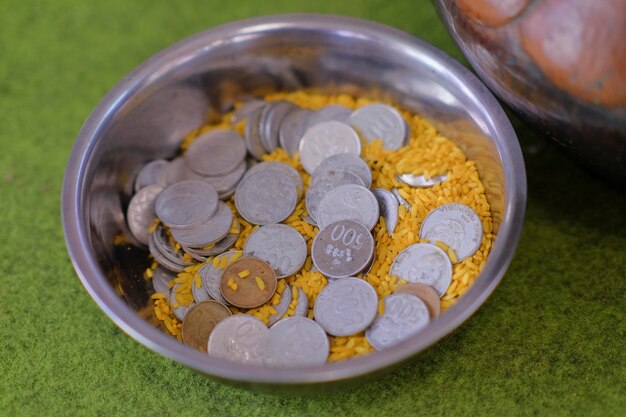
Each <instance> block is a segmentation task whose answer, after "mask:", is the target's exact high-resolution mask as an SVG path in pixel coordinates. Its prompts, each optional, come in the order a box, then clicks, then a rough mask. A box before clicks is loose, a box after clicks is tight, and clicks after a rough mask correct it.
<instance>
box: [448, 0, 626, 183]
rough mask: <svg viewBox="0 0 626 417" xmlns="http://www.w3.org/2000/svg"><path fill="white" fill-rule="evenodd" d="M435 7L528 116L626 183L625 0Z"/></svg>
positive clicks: (501, 93)
mask: <svg viewBox="0 0 626 417" xmlns="http://www.w3.org/2000/svg"><path fill="white" fill-rule="evenodd" d="M436 5H437V8H438V11H439V13H440V16H441V18H442V19H443V21H444V23H445V24H446V26H447V27H448V30H449V31H450V33H451V34H452V36H453V38H454V39H455V41H456V42H457V44H458V45H459V47H460V48H461V50H462V51H463V54H464V55H465V56H466V58H467V59H468V61H469V62H470V63H471V65H472V66H473V67H474V69H475V70H476V72H477V73H478V75H479V76H480V77H481V78H482V80H483V81H484V82H485V83H486V84H487V86H489V88H490V89H491V90H492V91H493V92H494V93H495V94H496V95H497V96H498V97H499V98H500V99H501V100H503V101H504V102H505V103H506V104H507V105H508V106H509V107H511V108H512V109H513V110H514V111H515V112H516V113H517V114H518V115H519V116H520V118H521V119H522V120H524V121H525V122H527V123H528V124H530V125H531V126H533V127H534V128H535V129H536V130H537V131H539V132H540V133H542V134H543V135H545V136H548V137H550V138H552V139H554V140H555V141H556V142H557V143H559V144H561V145H562V146H564V147H565V148H566V149H567V150H568V151H569V152H570V153H571V154H573V155H575V156H576V157H577V158H578V159H579V160H580V161H582V162H583V163H585V164H586V165H588V166H590V167H591V168H593V169H594V170H595V171H597V172H600V173H602V174H604V175H605V176H606V177H608V178H611V179H613V180H616V181H618V182H621V183H624V182H626V1H624V0H534V1H533V0H436Z"/></svg>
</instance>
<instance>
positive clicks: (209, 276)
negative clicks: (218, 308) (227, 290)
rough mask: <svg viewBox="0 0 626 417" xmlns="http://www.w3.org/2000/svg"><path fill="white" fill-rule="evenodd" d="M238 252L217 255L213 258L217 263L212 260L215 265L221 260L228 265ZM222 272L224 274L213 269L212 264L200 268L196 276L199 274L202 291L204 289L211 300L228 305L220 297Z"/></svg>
mask: <svg viewBox="0 0 626 417" xmlns="http://www.w3.org/2000/svg"><path fill="white" fill-rule="evenodd" d="M238 252H239V251H234V250H231V251H228V252H224V253H222V254H220V255H217V256H216V257H215V259H217V261H215V259H214V262H216V263H217V265H219V264H220V263H221V261H222V259H223V258H227V259H228V260H229V261H228V264H230V263H231V262H230V259H232V257H233V256H234V255H235V254H237V253H238ZM223 272H224V269H220V268H218V267H214V266H213V262H211V263H209V264H206V265H204V266H203V267H202V268H200V269H199V270H198V274H200V278H201V279H202V285H203V286H204V289H206V291H207V292H208V293H209V295H210V296H211V297H212V298H213V299H215V300H217V301H219V302H220V303H222V304H225V305H230V303H229V302H228V301H226V300H225V299H224V297H222V292H221V290H220V284H221V281H222V273H223Z"/></svg>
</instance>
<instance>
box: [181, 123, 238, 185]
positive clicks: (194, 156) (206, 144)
mask: <svg viewBox="0 0 626 417" xmlns="http://www.w3.org/2000/svg"><path fill="white" fill-rule="evenodd" d="M245 157H246V144H245V142H244V141H243V139H242V138H241V136H239V135H238V134H237V133H236V132H234V131H232V130H225V129H219V130H212V131H210V132H207V133H205V134H203V135H201V136H199V137H198V138H196V140H194V141H193V142H192V143H191V145H189V149H187V152H185V160H186V161H187V165H188V166H189V168H191V169H192V170H193V171H195V172H197V173H198V174H202V175H210V176H216V175H224V174H226V173H228V172H231V171H232V170H233V168H234V167H236V166H237V165H239V164H240V163H241V161H243V160H244V158H245Z"/></svg>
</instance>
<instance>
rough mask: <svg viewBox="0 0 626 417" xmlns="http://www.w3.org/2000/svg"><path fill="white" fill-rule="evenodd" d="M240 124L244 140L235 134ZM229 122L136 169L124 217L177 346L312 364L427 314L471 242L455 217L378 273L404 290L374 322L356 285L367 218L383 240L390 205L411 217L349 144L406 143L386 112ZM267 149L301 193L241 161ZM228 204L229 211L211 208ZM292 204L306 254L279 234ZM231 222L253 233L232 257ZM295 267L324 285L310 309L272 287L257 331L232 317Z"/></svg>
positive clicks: (309, 113) (234, 235)
mask: <svg viewBox="0 0 626 417" xmlns="http://www.w3.org/2000/svg"><path fill="white" fill-rule="evenodd" d="M242 121H245V135H244V138H242V137H241V136H240V135H239V134H237V133H236V132H235V128H236V125H237V124H238V123H240V122H242ZM232 122H233V130H226V129H217V130H211V131H209V132H207V133H204V134H202V135H200V136H199V137H198V138H197V139H195V141H194V142H192V143H191V145H190V146H189V148H188V149H187V150H186V152H185V154H184V155H183V156H180V157H177V158H175V159H173V160H171V161H167V160H156V161H151V162H149V163H147V164H146V165H145V166H144V167H143V168H142V169H141V170H140V171H139V172H138V174H137V177H136V180H135V184H134V189H135V192H136V194H135V195H134V196H133V198H132V199H131V201H130V204H129V206H128V211H127V221H128V226H129V230H130V232H131V233H132V235H133V237H134V238H135V239H136V240H137V241H138V242H140V243H142V244H144V245H147V246H148V248H149V251H150V254H151V255H152V257H153V258H154V259H155V260H156V262H157V263H158V267H157V268H156V269H155V270H154V272H153V277H152V283H153V286H154V290H155V292H159V293H162V294H164V296H165V298H168V299H169V302H170V305H171V308H172V312H173V314H174V315H175V316H176V317H177V318H178V319H179V320H181V321H182V340H183V342H184V343H186V344H188V345H190V346H192V347H195V348H196V349H199V350H202V351H206V352H208V354H209V355H211V356H213V357H216V358H222V359H227V360H231V361H235V362H239V363H245V364H251V365H257V366H279V367H294V366H310V365H321V364H323V363H324V362H326V360H327V358H328V355H329V341H328V335H330V336H333V337H342V336H352V335H355V334H359V333H360V332H365V336H366V338H367V340H368V341H369V343H370V344H371V346H373V347H374V348H375V349H377V350H380V349H384V348H387V347H389V346H393V345H394V344H397V343H400V342H402V341H403V340H405V339H407V338H408V337H410V336H412V335H414V334H416V333H417V332H419V331H420V330H422V329H423V328H424V326H426V325H427V324H428V322H429V320H431V319H434V318H436V317H437V316H438V315H439V312H440V309H441V305H440V297H441V296H443V295H444V294H445V292H446V290H447V289H448V287H449V286H450V283H451V280H452V265H453V263H457V262H460V261H462V260H463V259H466V258H467V257H469V256H471V255H472V254H473V253H474V252H475V251H476V250H477V248H478V247H479V245H480V242H481V238H482V224H481V221H480V218H479V217H478V215H477V214H476V213H475V212H474V211H473V210H472V209H471V208H469V207H467V206H464V205H462V204H456V203H455V204H447V205H443V206H440V207H438V208H437V209H435V210H433V211H432V212H431V213H430V214H429V215H428V216H427V217H426V218H425V219H424V221H423V222H422V225H421V229H420V235H419V237H420V241H419V242H416V243H415V244H412V245H410V246H408V247H406V248H404V249H403V250H402V251H401V252H400V253H398V255H397V257H396V258H395V260H394V261H393V263H392V265H391V267H390V269H389V272H388V273H389V275H395V276H397V277H399V278H401V279H404V280H406V281H407V282H408V284H406V285H405V286H403V287H401V288H400V289H399V290H398V291H396V292H395V293H394V294H392V295H389V296H387V297H386V298H384V299H383V300H382V304H383V305H384V309H383V310H384V311H383V312H382V313H381V314H379V312H380V308H381V307H380V300H379V297H378V294H377V292H376V290H375V289H374V287H372V285H371V284H369V283H368V282H367V281H365V280H364V279H362V276H363V275H365V274H367V272H368V271H369V269H370V268H371V267H372V265H373V263H374V254H375V239H374V237H373V235H372V232H371V231H372V230H373V228H374V227H375V226H376V224H377V223H378V221H379V218H380V217H382V218H384V221H385V225H386V228H387V230H386V231H387V233H388V234H389V236H393V233H394V229H395V227H396V225H397V223H398V218H399V214H398V213H399V207H400V205H404V206H405V207H406V208H407V209H408V210H410V209H411V205H410V203H409V202H408V201H407V200H406V199H404V198H403V197H402V196H401V195H400V191H399V190H398V189H395V188H394V189H392V190H386V189H383V188H375V189H373V190H371V189H370V188H371V186H372V172H371V170H370V167H369V166H368V164H367V163H366V162H365V161H364V160H363V159H361V157H360V154H361V144H362V141H366V142H369V141H372V140H375V139H382V144H383V146H384V147H385V148H386V149H390V150H397V149H399V148H401V147H402V146H404V145H405V144H406V142H407V140H408V137H409V129H408V126H407V124H406V122H405V121H404V118H403V117H402V115H401V114H400V113H399V112H398V111H397V110H395V109H394V108H393V107H390V106H387V105H385V104H380V103H375V104H370V105H367V106H363V107H361V108H359V109H357V110H355V111H352V110H350V109H348V108H347V107H343V106H339V105H329V106H326V107H323V108H321V109H319V110H317V111H313V110H309V109H304V108H301V107H299V106H297V105H295V104H293V103H291V102H288V101H271V102H264V101H261V100H254V101H250V102H248V103H246V104H244V105H243V106H241V107H240V108H238V110H237V111H236V112H235V113H234V116H233V120H232ZM278 147H282V148H283V149H284V150H285V151H287V153H288V154H290V155H292V156H293V155H296V154H299V160H300V163H301V165H302V168H303V169H304V170H305V171H306V172H307V173H308V174H310V175H311V178H310V181H309V182H308V188H307V189H306V190H305V186H304V184H305V181H304V180H303V177H302V176H301V175H300V173H299V172H298V171H297V170H296V169H294V168H293V167H292V166H291V165H289V164H287V163H283V162H275V161H271V162H270V161H265V162H260V163H250V162H249V161H248V163H247V162H246V155H247V154H248V156H250V157H252V158H253V159H257V160H261V159H262V158H263V157H264V155H266V154H268V153H272V152H274V151H275V150H276V149H277V148H278ZM397 179H398V181H400V182H402V183H404V184H407V185H408V186H410V187H430V186H434V185H436V184H438V183H439V182H441V181H444V180H445V179H446V176H445V175H443V176H440V177H433V178H426V177H424V176H415V175H412V174H410V173H406V174H399V175H398V176H397ZM233 194H234V207H235V210H236V211H235V212H233V209H232V208H231V207H229V205H227V204H226V203H224V202H222V201H221V200H228V199H229V198H230V197H231V196H232V195H233ZM302 198H304V205H305V207H306V211H307V214H306V215H304V216H302V219H303V220H304V221H306V222H307V223H309V224H312V225H314V226H316V227H317V228H318V229H316V230H318V231H317V234H316V235H315V237H314V238H313V241H312V242H310V243H312V244H311V245H310V254H309V252H308V245H307V241H306V239H305V238H304V237H303V236H302V235H301V234H300V233H299V232H298V231H297V230H296V229H294V228H292V227H290V226H288V225H285V224H281V222H283V221H285V220H286V219H287V218H288V217H289V216H291V214H292V213H293V212H294V210H295V209H296V207H297V205H298V202H299V201H300V200H301V199H302ZM237 216H239V217H240V218H241V219H243V220H245V221H246V222H248V223H250V224H252V225H257V227H256V228H255V229H253V230H252V232H251V233H250V234H249V235H248V237H247V239H246V241H245V243H244V245H243V250H242V251H239V250H232V248H233V245H235V243H236V242H237V240H238V238H239V235H240V232H241V224H240V222H239V220H238V217H237ZM247 227H249V226H247ZM248 230H249V229H248ZM238 247H241V246H239V245H238ZM309 255H310V256H311V259H310V261H309V264H310V265H311V264H312V265H311V270H312V271H313V270H315V271H318V272H320V273H321V274H322V275H324V276H325V277H326V278H328V282H329V283H328V285H327V286H326V287H325V288H323V289H322V290H321V292H320V293H319V296H318V297H317V298H316V299H315V300H309V299H308V297H307V294H306V293H305V292H304V291H303V289H302V288H299V287H295V286H290V285H282V284H281V285H282V287H281V288H283V290H282V293H280V300H279V301H276V302H275V303H274V304H272V308H273V310H274V313H273V314H272V315H271V316H269V318H268V319H267V321H268V324H269V325H270V326H271V327H270V328H269V329H268V326H267V325H266V324H265V323H263V322H262V321H261V320H259V319H257V318H255V317H252V316H250V315H242V314H234V315H232V313H233V312H234V313H245V312H246V311H247V310H248V309H254V308H257V307H259V306H263V305H269V304H268V303H270V300H272V299H273V296H274V294H275V293H276V291H277V288H278V287H279V285H278V283H279V280H281V279H285V278H288V277H290V276H293V275H294V274H296V273H298V272H300V271H302V270H303V267H304V265H305V262H306V261H307V258H308V256H309ZM189 267H191V268H192V269H191V271H193V272H192V273H195V274H197V279H194V280H193V282H192V283H191V288H189V287H185V286H184V285H183V284H182V283H181V282H182V281H180V280H177V281H176V282H174V279H175V278H176V273H180V272H183V271H190V269H188V268H189ZM181 299H182V300H186V301H187V302H181ZM309 301H313V303H312V304H311V305H312V307H313V310H312V314H310V315H309V318H307V317H306V316H307V313H309ZM294 305H296V306H297V307H295V309H293V310H291V309H292V308H293V306H294Z"/></svg>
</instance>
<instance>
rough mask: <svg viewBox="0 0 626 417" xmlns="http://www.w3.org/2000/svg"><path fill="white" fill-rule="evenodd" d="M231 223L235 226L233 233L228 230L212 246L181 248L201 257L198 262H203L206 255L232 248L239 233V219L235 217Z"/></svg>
mask: <svg viewBox="0 0 626 417" xmlns="http://www.w3.org/2000/svg"><path fill="white" fill-rule="evenodd" d="M233 225H234V228H235V230H234V231H233V233H230V231H229V233H228V234H227V235H226V237H225V238H223V239H222V240H220V241H219V242H217V243H216V244H215V245H214V246H211V247H210V248H207V249H195V248H186V247H184V248H183V249H184V250H185V252H187V253H189V255H192V256H194V255H195V256H197V257H202V258H203V260H202V261H200V262H205V261H206V258H207V257H209V256H215V255H219V254H220V253H223V252H225V251H227V250H228V249H230V248H232V247H233V245H234V244H235V242H237V239H238V238H239V233H241V225H240V224H239V221H238V220H237V219H236V218H235V220H234V222H233ZM194 259H195V258H194Z"/></svg>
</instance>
